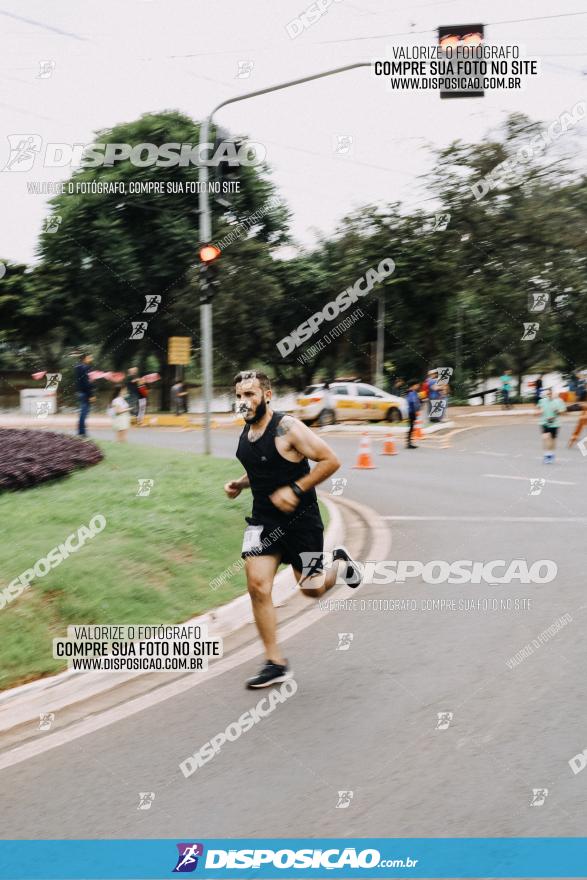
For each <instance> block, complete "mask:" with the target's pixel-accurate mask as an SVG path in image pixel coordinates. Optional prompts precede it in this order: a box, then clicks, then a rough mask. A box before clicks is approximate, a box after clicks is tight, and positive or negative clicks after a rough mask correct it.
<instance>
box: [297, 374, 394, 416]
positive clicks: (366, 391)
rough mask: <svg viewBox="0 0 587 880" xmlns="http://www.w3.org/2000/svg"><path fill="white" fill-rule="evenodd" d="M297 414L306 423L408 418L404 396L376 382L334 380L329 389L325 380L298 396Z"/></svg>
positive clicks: (309, 387)
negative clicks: (381, 387)
mask: <svg viewBox="0 0 587 880" xmlns="http://www.w3.org/2000/svg"><path fill="white" fill-rule="evenodd" d="M328 398H330V401H331V403H330V404H329V402H328ZM295 415H296V416H297V418H298V419H300V420H301V421H302V422H305V423H306V424H311V423H312V422H318V423H319V424H320V425H332V424H334V423H335V422H346V421H352V420H356V421H360V420H362V421H373V422H379V421H383V420H386V421H388V422H399V421H401V420H402V419H406V418H407V417H408V406H407V403H406V401H405V400H404V399H403V397H397V396H396V395H395V394H388V393H387V391H382V390H381V389H380V388H376V387H375V386H374V385H367V384H365V383H364V382H331V383H330V388H329V390H328V391H326V390H325V388H324V384H323V383H320V384H317V385H309V386H308V387H307V388H306V389H305V390H304V392H303V394H301V395H300V396H299V397H298V399H297V409H296V411H295Z"/></svg>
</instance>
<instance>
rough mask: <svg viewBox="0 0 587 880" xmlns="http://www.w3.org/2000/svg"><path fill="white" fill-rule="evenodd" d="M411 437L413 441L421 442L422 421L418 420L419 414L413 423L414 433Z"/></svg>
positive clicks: (422, 434) (422, 436)
mask: <svg viewBox="0 0 587 880" xmlns="http://www.w3.org/2000/svg"><path fill="white" fill-rule="evenodd" d="M412 437H413V439H414V440H423V439H424V432H423V430H422V419H421V418H420V414H419V413H418V415H417V416H416V421H415V423H414V431H413V433H412Z"/></svg>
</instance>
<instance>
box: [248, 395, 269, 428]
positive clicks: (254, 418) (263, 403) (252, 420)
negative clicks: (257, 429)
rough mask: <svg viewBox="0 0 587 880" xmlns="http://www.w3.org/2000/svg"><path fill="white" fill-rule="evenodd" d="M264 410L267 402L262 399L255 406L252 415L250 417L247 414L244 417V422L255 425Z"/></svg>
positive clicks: (265, 410)
mask: <svg viewBox="0 0 587 880" xmlns="http://www.w3.org/2000/svg"><path fill="white" fill-rule="evenodd" d="M266 412H267V403H266V401H264V400H262V401H261V403H260V404H259V405H258V406H257V409H256V410H255V415H254V416H251V417H250V418H247V416H245V417H244V418H245V422H246V423H247V425H255V424H256V423H257V422H260V421H261V419H262V418H263V416H264V415H265V413H266Z"/></svg>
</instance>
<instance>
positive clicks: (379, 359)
mask: <svg viewBox="0 0 587 880" xmlns="http://www.w3.org/2000/svg"><path fill="white" fill-rule="evenodd" d="M384 350H385V293H384V292H383V291H381V293H380V294H379V296H378V298H377V349H376V355H375V384H376V385H377V387H378V388H381V387H382V386H383V357H384Z"/></svg>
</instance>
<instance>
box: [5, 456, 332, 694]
mask: <svg viewBox="0 0 587 880" xmlns="http://www.w3.org/2000/svg"><path fill="white" fill-rule="evenodd" d="M99 445H100V447H101V448H102V449H103V451H104V455H105V459H104V461H102V462H101V463H100V464H98V465H96V466H95V467H91V468H87V469H84V470H81V471H78V472H76V473H74V474H72V475H71V476H69V477H67V478H66V479H63V480H59V481H56V482H53V483H47V484H45V485H40V486H38V487H36V488H33V489H26V490H24V491H19V492H9V493H4V494H2V495H0V522H1V523H2V539H3V540H2V543H1V546H0V589H2V588H4V587H6V586H7V585H8V584H9V583H10V581H12V580H13V579H14V578H16V577H18V575H19V574H21V572H23V571H25V570H26V569H27V568H31V567H32V566H33V565H34V563H35V562H36V560H37V559H39V558H41V557H44V556H46V555H47V553H48V552H49V550H51V549H52V548H53V547H55V546H57V545H59V544H62V543H63V542H64V540H65V539H66V538H67V536H68V535H69V534H71V533H72V532H76V531H77V530H78V529H79V528H80V526H82V525H86V526H87V525H88V523H89V521H90V520H91V518H92V517H93V516H94V515H95V514H102V515H103V516H104V517H105V518H106V527H105V528H104V529H103V531H102V532H100V533H99V534H97V535H96V536H95V537H94V538H91V539H90V540H88V541H86V543H85V544H84V545H83V546H82V547H81V548H80V549H79V550H78V551H77V552H75V553H72V554H71V555H70V556H69V557H68V558H67V559H65V560H64V561H63V562H61V564H60V565H58V566H57V567H56V568H53V569H51V570H50V571H49V573H48V574H46V575H45V576H44V577H42V578H35V579H34V580H33V581H32V582H31V586H30V588H29V589H28V590H25V591H24V592H23V593H22V594H21V595H20V596H18V597H17V598H15V599H14V600H13V601H12V602H10V603H9V604H7V605H6V606H5V607H4V608H3V609H1V610H0V689H4V688H7V687H10V686H14V685H15V684H21V683H23V682H26V681H29V680H32V679H35V678H38V677H40V676H43V675H48V674H51V673H54V672H57V671H59V670H60V669H63V668H65V667H64V664H63V663H62V662H61V661H57V660H53V658H52V644H51V640H52V639H53V638H54V637H56V636H63V635H65V628H66V627H67V626H68V625H70V624H90V623H91V624H96V623H108V624H121V623H127V624H128V623H133V624H134V623H147V624H155V623H177V622H180V621H183V620H187V619H188V618H189V617H191V616H193V615H195V614H198V613H201V612H203V611H206V610H208V609H210V608H213V607H215V606H217V605H221V604H223V603H224V602H227V601H229V600H230V599H232V598H234V596H237V595H239V594H241V593H243V592H244V591H245V590H246V585H245V577H244V572H243V571H242V570H239V571H238V572H237V573H236V574H231V576H230V577H228V579H227V580H226V582H225V583H224V584H223V585H222V586H220V587H218V589H216V590H214V589H212V588H211V587H210V581H212V580H213V579H214V578H216V577H218V575H220V574H221V573H222V572H223V571H224V570H225V569H226V568H228V567H230V566H231V564H232V563H234V562H237V561H238V560H239V559H240V551H241V544H242V535H243V529H244V527H245V525H246V523H245V522H244V516H245V515H246V514H249V512H250V505H251V497H250V493H249V492H243V493H242V494H241V496H240V497H239V498H237V499H236V500H235V501H229V500H228V499H227V498H226V496H225V495H224V492H223V490H222V487H223V484H224V483H225V482H226V480H227V479H230V478H231V477H234V476H238V474H239V473H240V472H241V468H240V465H239V464H238V462H230V461H220V460H215V459H213V458H207V457H204V456H196V455H190V454H188V453H181V452H169V451H167V450H160V449H156V448H144V447H140V446H138V445H134V444H133V445H123V444H117V443H100V444H99ZM139 479H151V480H154V485H153V488H152V489H151V493H150V495H149V496H148V497H137V489H138V481H139ZM324 514H325V510H324V509H323V515H324ZM325 521H326V519H325Z"/></svg>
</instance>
